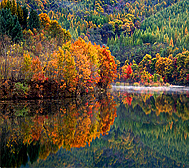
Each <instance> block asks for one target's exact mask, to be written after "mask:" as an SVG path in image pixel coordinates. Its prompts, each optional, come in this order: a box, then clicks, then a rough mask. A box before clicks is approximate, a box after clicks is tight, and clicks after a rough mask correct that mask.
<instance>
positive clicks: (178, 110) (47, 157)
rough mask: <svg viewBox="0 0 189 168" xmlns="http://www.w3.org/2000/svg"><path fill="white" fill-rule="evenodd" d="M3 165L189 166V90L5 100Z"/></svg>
mask: <svg viewBox="0 0 189 168" xmlns="http://www.w3.org/2000/svg"><path fill="white" fill-rule="evenodd" d="M0 109H1V112H0V137H1V140H0V147H1V153H0V155H1V156H0V157H1V160H0V161H1V167H189V91H188V90H183V89H182V90H179V91H178V90H177V89H175V90H174V91H172V92H169V91H167V90H163V91H162V90H158V91H157V90H156V91H154V90H150V91H149V90H144V91H140V92H139V91H138V90H137V91H136V90H135V89H134V90H132V91H131V89H129V90H127V89H123V88H113V90H112V91H111V93H108V94H106V95H101V96H99V97H94V96H89V97H84V98H83V99H82V100H80V99H78V100H73V99H64V100H44V101H42V100H36V101H20V102H12V101H4V102H0Z"/></svg>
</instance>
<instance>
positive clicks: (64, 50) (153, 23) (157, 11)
mask: <svg viewBox="0 0 189 168" xmlns="http://www.w3.org/2000/svg"><path fill="white" fill-rule="evenodd" d="M188 7H189V2H188V1H187V0H180V1H177V0H164V1H162V0H159V1H154V0H149V1H147V0H135V1H134V2H131V1H128V0H120V1H100V0H98V1H95V0H90V1H85V0H84V1H67V0H62V1H61V0H60V1H54V0H49V1H40V0H37V1H27V0H26V1H25V0H20V1H17V2H16V1H15V0H3V1H2V2H0V36H1V41H0V57H1V59H0V79H1V81H0V88H1V89H0V90H1V93H0V94H1V97H2V98H3V99H12V98H13V99H14V98H17V97H19V96H20V95H21V97H25V98H32V97H33V98H34V97H38V98H40V97H59V96H67V97H70V96H73V95H82V94H85V93H88V92H94V91H96V90H98V89H105V90H106V89H107V88H108V87H109V86H110V84H111V83H113V82H114V80H115V79H116V81H118V82H130V83H132V84H133V83H134V82H137V83H139V84H143V85H149V83H151V84H152V85H162V84H163V83H167V82H168V83H171V84H180V85H189V67H188V66H189V54H188V53H189V52H188V50H189V48H188V41H189V33H188V27H189V21H188V18H189V17H188ZM49 93H51V94H50V95H49ZM57 93H59V94H57ZM31 95H33V96H31Z"/></svg>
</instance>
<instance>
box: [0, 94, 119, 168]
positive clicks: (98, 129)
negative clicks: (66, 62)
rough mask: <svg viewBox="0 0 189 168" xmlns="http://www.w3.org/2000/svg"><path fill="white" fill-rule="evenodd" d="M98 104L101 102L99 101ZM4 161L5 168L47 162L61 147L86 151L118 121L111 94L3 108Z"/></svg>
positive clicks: (13, 104)
mask: <svg viewBox="0 0 189 168" xmlns="http://www.w3.org/2000/svg"><path fill="white" fill-rule="evenodd" d="M97 100H98V101H97ZM0 106H1V109H2V113H1V115H0V120H1V122H0V128H1V132H2V134H1V137H2V139H1V154H2V155H1V158H2V166H3V167H4V166H5V167H15V166H16V167H19V166H21V164H26V163H27V162H28V157H27V156H29V160H30V162H31V163H33V162H35V161H36V160H37V159H38V158H40V159H46V158H47V156H48V155H49V154H50V153H56V152H57V151H58V150H59V149H60V148H61V147H62V148H65V149H67V150H69V149H71V148H80V147H84V146H86V145H87V144H88V145H89V146H90V143H91V142H92V140H93V139H96V138H97V137H100V135H105V134H108V131H109V130H110V126H111V125H112V124H113V122H114V119H115V117H116V103H115V101H114V100H113V96H111V95H110V94H106V95H101V96H100V97H98V98H96V97H94V96H91V95H90V97H85V98H83V99H77V100H71V99H69V100H62V101H41V100H39V101H33V102H30V103H28V102H22V103H16V104H15V103H10V102H9V103H6V102H4V103H3V104H0Z"/></svg>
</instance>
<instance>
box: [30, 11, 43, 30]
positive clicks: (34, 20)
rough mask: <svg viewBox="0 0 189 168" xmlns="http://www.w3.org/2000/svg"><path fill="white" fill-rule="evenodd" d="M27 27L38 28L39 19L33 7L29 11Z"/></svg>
mask: <svg viewBox="0 0 189 168" xmlns="http://www.w3.org/2000/svg"><path fill="white" fill-rule="evenodd" d="M28 28H29V29H30V30H32V31H33V29H34V28H35V29H39V28H40V21H39V16H38V15H37V12H36V11H35V10H33V9H31V11H30V15H29V20H28Z"/></svg>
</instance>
